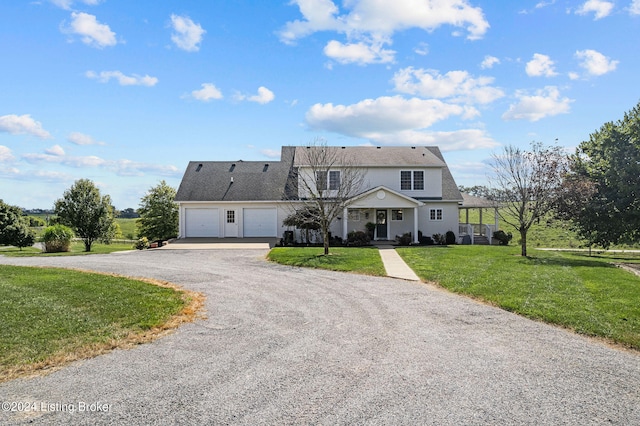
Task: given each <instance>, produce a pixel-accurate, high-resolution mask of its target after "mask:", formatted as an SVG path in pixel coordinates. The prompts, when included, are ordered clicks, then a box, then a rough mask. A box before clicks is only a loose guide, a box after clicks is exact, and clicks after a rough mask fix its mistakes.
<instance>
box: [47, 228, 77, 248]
mask: <svg viewBox="0 0 640 426" xmlns="http://www.w3.org/2000/svg"><path fill="white" fill-rule="evenodd" d="M73 236H74V235H73V231H72V230H71V228H69V227H67V226H64V225H60V224H57V225H53V226H49V227H47V228H45V230H44V231H43V232H42V241H43V242H44V251H45V252H47V253H60V252H63V251H70V250H71V239H72V238H73Z"/></svg>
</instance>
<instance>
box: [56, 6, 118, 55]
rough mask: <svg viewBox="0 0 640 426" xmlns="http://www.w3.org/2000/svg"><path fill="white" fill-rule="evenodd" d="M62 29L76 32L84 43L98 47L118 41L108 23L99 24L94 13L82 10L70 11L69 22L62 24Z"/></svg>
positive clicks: (111, 44)
mask: <svg viewBox="0 0 640 426" xmlns="http://www.w3.org/2000/svg"><path fill="white" fill-rule="evenodd" d="M62 31H63V32H67V33H71V34H77V35H79V36H80V39H81V40H82V42H83V43H84V44H86V45H88V46H91V47H97V48H99V49H102V48H103V47H107V46H115V45H116V44H117V43H118V42H117V40H116V34H115V33H114V32H113V31H111V28H109V26H108V25H106V24H101V23H100V22H98V20H97V19H96V17H95V16H94V15H90V14H88V13H84V12H72V13H71V24H70V25H69V26H68V27H64V25H63V27H62Z"/></svg>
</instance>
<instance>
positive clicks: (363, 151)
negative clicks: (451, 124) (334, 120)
mask: <svg viewBox="0 0 640 426" xmlns="http://www.w3.org/2000/svg"><path fill="white" fill-rule="evenodd" d="M291 148H294V149H295V158H294V164H293V165H294V166H295V167H304V166H308V165H309V164H305V162H308V160H307V158H308V157H307V155H306V151H307V150H309V149H320V147H313V146H312V147H306V146H297V147H291ZM322 148H323V149H324V148H327V149H330V150H333V151H338V153H337V154H338V155H340V156H343V155H344V156H345V162H346V163H348V164H350V165H354V166H360V167H403V166H407V167H409V166H413V167H416V166H419V167H446V163H445V162H444V159H443V158H441V157H438V156H437V155H435V154H434V153H433V151H432V150H431V149H430V148H432V147H415V146H412V147H408V146H349V147H344V146H342V147H340V146H331V147H322ZM434 148H435V147H434ZM436 149H437V148H436ZM438 152H439V151H438Z"/></svg>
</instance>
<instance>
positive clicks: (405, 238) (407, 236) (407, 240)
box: [396, 232, 411, 246]
mask: <svg viewBox="0 0 640 426" xmlns="http://www.w3.org/2000/svg"><path fill="white" fill-rule="evenodd" d="M396 241H397V242H398V244H399V245H401V246H408V245H411V232H405V233H404V234H402V236H399V237H398V236H396Z"/></svg>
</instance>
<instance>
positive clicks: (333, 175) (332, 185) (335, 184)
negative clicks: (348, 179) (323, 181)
mask: <svg viewBox="0 0 640 426" xmlns="http://www.w3.org/2000/svg"><path fill="white" fill-rule="evenodd" d="M329 189H331V190H337V189H340V171H339V170H331V171H330V172H329Z"/></svg>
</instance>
